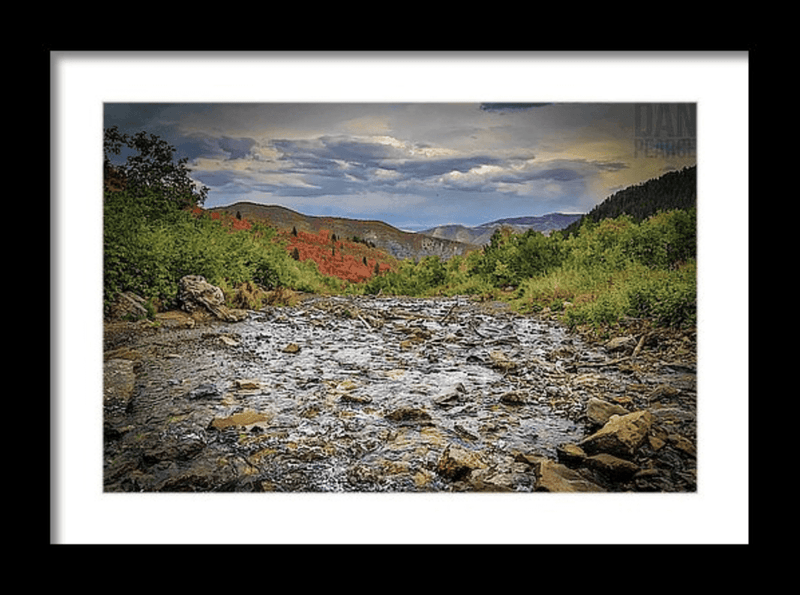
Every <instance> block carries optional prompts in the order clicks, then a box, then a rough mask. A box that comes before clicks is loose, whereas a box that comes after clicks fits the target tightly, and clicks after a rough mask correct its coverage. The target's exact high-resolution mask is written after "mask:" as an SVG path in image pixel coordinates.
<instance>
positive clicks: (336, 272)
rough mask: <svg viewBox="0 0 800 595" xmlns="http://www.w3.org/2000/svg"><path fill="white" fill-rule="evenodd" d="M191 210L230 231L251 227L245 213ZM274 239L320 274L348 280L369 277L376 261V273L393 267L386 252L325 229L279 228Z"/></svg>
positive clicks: (196, 208) (198, 208)
mask: <svg viewBox="0 0 800 595" xmlns="http://www.w3.org/2000/svg"><path fill="white" fill-rule="evenodd" d="M192 214H193V215H194V216H196V217H200V216H203V215H207V216H209V217H211V219H212V220H214V221H219V222H220V224H221V225H223V226H224V227H227V228H228V229H229V230H230V231H231V232H235V231H242V230H250V229H252V227H253V225H252V224H251V223H250V222H249V221H248V220H247V219H246V218H245V217H242V218H239V217H234V216H232V215H230V214H228V213H221V212H218V211H207V210H205V209H202V208H200V207H194V208H193V209H192ZM275 239H276V241H280V242H284V243H285V245H286V251H287V252H288V253H289V254H290V255H295V250H297V253H296V256H297V259H298V260H299V261H305V260H313V261H314V262H315V263H316V264H317V268H318V270H319V272H320V273H322V274H323V275H327V276H330V277H337V278H339V279H343V280H345V281H349V282H351V283H360V282H362V281H366V280H368V279H370V278H371V277H372V276H373V275H374V274H375V267H376V264H377V267H378V271H379V272H380V273H383V272H385V271H388V270H391V269H392V268H393V265H392V263H393V262H394V259H393V258H392V257H391V256H389V255H388V254H385V253H383V252H381V251H380V250H376V249H375V248H370V247H369V246H366V245H364V244H361V243H359V242H351V241H348V240H340V239H338V238H337V239H336V240H333V239H332V237H331V234H330V231H329V230H327V229H323V230H321V231H320V232H319V233H309V232H305V231H298V232H297V233H293V232H288V231H279V232H278V233H277V234H276V236H275ZM365 261H366V264H365Z"/></svg>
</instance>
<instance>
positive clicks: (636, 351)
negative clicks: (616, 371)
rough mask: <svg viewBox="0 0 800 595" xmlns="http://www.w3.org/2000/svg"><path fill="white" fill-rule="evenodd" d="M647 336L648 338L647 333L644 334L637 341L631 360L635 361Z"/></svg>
mask: <svg viewBox="0 0 800 595" xmlns="http://www.w3.org/2000/svg"><path fill="white" fill-rule="evenodd" d="M649 336H650V334H649V333H645V334H644V335H642V338H641V339H639V343H637V344H636V349H634V350H633V354H632V355H631V359H635V358H636V356H637V355H639V352H640V351H641V350H642V346H643V345H644V341H645V339H647V337H649Z"/></svg>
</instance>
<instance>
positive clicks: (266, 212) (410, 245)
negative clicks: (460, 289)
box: [208, 202, 477, 260]
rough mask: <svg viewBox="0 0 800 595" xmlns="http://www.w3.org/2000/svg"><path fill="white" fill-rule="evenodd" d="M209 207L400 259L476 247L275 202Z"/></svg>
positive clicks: (450, 254)
mask: <svg viewBox="0 0 800 595" xmlns="http://www.w3.org/2000/svg"><path fill="white" fill-rule="evenodd" d="M208 210H209V211H210V212H219V213H226V214H228V215H231V216H237V215H240V216H241V217H242V218H245V219H248V220H255V221H263V222H265V223H267V224H268V225H271V226H272V227H275V228H276V229H278V230H280V231H291V230H292V229H294V230H296V231H298V232H301V231H302V232H305V233H309V234H312V235H316V234H319V233H320V232H322V231H328V232H330V233H331V234H335V235H336V237H337V238H343V239H344V238H348V239H352V238H354V237H355V238H358V239H359V240H363V241H365V242H367V243H368V244H369V245H370V246H373V247H375V248H378V249H380V250H384V251H385V252H387V253H388V254H390V255H392V256H394V257H395V258H399V259H404V258H412V259H420V258H423V257H425V256H438V257H440V258H441V259H443V260H447V259H449V258H451V257H453V256H456V255H461V254H466V253H467V252H470V251H472V250H475V249H477V246H473V245H471V244H468V243H463V242H458V241H453V240H450V239H446V238H436V237H431V236H428V235H424V234H419V233H411V232H407V231H402V230H400V229H397V228H396V227H393V226H391V225H389V224H388V223H384V222H382V221H369V220H360V219H346V218H342V217H315V216H311V215H304V214H302V213H298V212H296V211H293V210H291V209H287V208H286V207H281V206H278V205H261V204H256V203H251V202H237V203H234V204H232V205H227V206H223V207H214V208H210V209H208Z"/></svg>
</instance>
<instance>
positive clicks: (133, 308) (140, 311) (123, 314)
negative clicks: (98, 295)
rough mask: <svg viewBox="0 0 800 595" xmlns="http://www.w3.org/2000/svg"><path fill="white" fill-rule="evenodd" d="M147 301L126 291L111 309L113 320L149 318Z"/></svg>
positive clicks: (110, 314)
mask: <svg viewBox="0 0 800 595" xmlns="http://www.w3.org/2000/svg"><path fill="white" fill-rule="evenodd" d="M145 304H146V301H145V299H144V298H143V297H142V296H140V295H136V294H135V293H133V292H132V291H125V292H123V293H121V294H119V295H118V296H117V299H115V300H114V303H113V304H111V307H110V309H109V317H110V318H111V320H141V319H143V318H147V315H148V312H147V308H146V306H145Z"/></svg>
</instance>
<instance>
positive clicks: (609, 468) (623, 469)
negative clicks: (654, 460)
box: [583, 453, 639, 481]
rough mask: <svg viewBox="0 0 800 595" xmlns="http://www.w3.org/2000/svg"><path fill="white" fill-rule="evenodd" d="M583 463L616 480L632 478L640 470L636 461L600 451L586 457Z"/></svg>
mask: <svg viewBox="0 0 800 595" xmlns="http://www.w3.org/2000/svg"><path fill="white" fill-rule="evenodd" d="M583 464H584V465H585V466H586V467H589V468H590V469H594V470H595V471H599V472H600V473H602V474H604V475H606V476H608V477H610V478H611V479H613V480H615V481H625V480H627V479H630V478H631V477H633V476H634V475H635V474H636V473H637V472H638V471H639V466H638V465H636V464H635V463H631V462H630V461H626V460H625V459H620V458H619V457H615V456H614V455H610V454H608V453H600V454H596V455H592V456H591V457H586V458H585V459H584V460H583Z"/></svg>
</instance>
